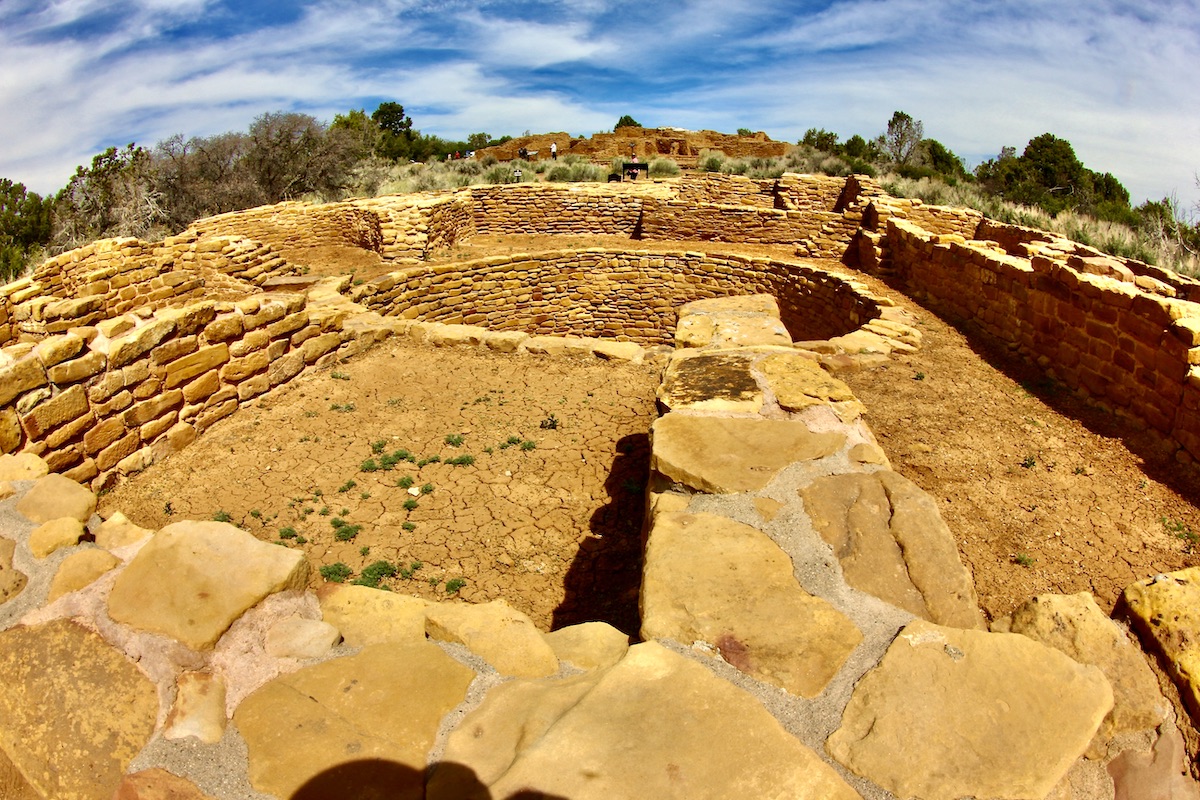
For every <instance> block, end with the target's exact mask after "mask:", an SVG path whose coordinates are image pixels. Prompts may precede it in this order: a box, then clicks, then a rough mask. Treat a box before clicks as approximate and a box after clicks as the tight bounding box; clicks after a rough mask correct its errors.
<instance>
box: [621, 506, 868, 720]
mask: <svg viewBox="0 0 1200 800" xmlns="http://www.w3.org/2000/svg"><path fill="white" fill-rule="evenodd" d="M645 564H646V566H645V570H644V572H643V577H642V598H641V609H642V638H643V639H674V640H675V641H678V642H681V643H683V644H692V643H693V642H695V641H703V642H707V643H708V644H710V645H712V646H713V647H714V648H716V650H717V651H718V652H720V654H721V656H722V657H723V658H724V659H725V660H726V661H728V662H729V663H730V664H733V665H734V666H735V667H737V668H738V669H740V670H741V671H742V672H745V673H746V674H747V675H752V676H754V677H755V678H758V679H759V680H762V681H766V682H768V683H771V684H774V685H775V686H779V687H781V688H783V689H786V690H787V691H789V692H791V693H792V694H794V695H799V696H801V697H813V696H815V695H817V694H819V693H820V692H821V690H822V689H824V688H825V685H826V684H827V683H828V682H829V680H830V679H831V678H832V677H833V676H834V675H835V674H837V671H838V669H839V668H841V666H842V664H843V662H845V660H846V658H847V657H848V656H849V655H850V652H851V651H852V650H854V648H855V647H856V646H857V645H858V643H859V642H860V641H862V633H861V632H859V630H858V628H856V627H855V626H854V623H853V622H851V621H850V620H849V618H847V617H846V616H845V615H844V614H842V613H841V612H839V611H838V610H837V609H835V608H834V607H833V606H832V605H830V604H829V603H828V602H827V601H825V600H823V599H821V598H819V597H814V596H812V595H810V594H809V593H808V592H806V591H804V589H803V588H801V586H800V584H799V583H797V582H796V578H795V576H794V575H793V573H792V561H791V559H790V558H788V556H787V554H786V553H785V552H783V550H781V549H780V548H779V546H778V545H777V544H775V542H773V541H771V539H770V537H768V536H767V535H766V534H764V533H762V532H761V531H759V530H757V529H755V528H752V527H750V526H749V525H743V524H741V523H739V522H734V521H733V520H730V519H726V518H725V517H720V516H717V515H715V514H687V513H678V512H669V513H663V514H659V515H658V516H657V517H656V518H655V521H654V525H653V527H652V528H651V530H650V536H649V540H648V542H647V545H646V559H645Z"/></svg>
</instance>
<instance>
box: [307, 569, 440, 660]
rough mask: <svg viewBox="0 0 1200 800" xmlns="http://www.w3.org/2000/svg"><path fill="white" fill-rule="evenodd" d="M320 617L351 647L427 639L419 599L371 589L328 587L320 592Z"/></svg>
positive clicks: (336, 585) (424, 603)
mask: <svg viewBox="0 0 1200 800" xmlns="http://www.w3.org/2000/svg"><path fill="white" fill-rule="evenodd" d="M317 598H318V599H319V600H320V602H321V614H322V616H323V617H324V619H325V621H326V622H328V623H330V624H331V625H333V626H334V627H336V628H337V629H338V630H339V631H340V632H341V634H342V637H343V638H344V639H345V640H346V644H348V645H350V646H352V647H364V646H366V645H369V644H382V643H383V642H402V643H411V642H419V641H424V639H425V608H426V606H428V605H429V601H427V600H422V599H421V598H419V597H411V596H409V595H403V594H396V593H394V592H385V591H383V590H381V589H372V588H371V587H369V586H357V585H354V584H340V583H329V584H325V585H324V586H322V587H321V588H320V589H319V590H318V592H317Z"/></svg>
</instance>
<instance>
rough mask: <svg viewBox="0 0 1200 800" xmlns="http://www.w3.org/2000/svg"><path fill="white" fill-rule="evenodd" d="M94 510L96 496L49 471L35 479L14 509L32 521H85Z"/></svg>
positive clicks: (68, 479)
mask: <svg viewBox="0 0 1200 800" xmlns="http://www.w3.org/2000/svg"><path fill="white" fill-rule="evenodd" d="M95 510H96V495H94V494H92V493H91V492H90V491H88V490H87V489H85V488H83V487H82V486H80V485H79V484H78V483H76V482H75V481H73V480H71V479H70V478H64V477H63V476H62V475H57V474H53V473H51V474H49V475H46V476H45V477H43V478H39V479H38V481H37V483H35V484H34V485H33V488H32V489H30V490H29V491H28V492H27V493H26V494H25V496H24V497H22V498H21V499H20V500H18V501H17V511H19V512H21V514H23V515H24V516H25V518H26V519H29V520H31V521H33V522H49V521H50V520H54V519H60V518H63V517H71V518H72V519H77V520H79V521H80V522H87V520H88V518H89V517H90V516H92V513H93V512H94V511H95Z"/></svg>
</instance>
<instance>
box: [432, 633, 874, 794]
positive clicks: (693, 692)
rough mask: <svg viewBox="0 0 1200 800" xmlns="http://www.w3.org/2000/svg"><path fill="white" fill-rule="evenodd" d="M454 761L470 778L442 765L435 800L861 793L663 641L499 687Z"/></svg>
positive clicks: (466, 731) (454, 748)
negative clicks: (575, 669)
mask: <svg viewBox="0 0 1200 800" xmlns="http://www.w3.org/2000/svg"><path fill="white" fill-rule="evenodd" d="M443 759H444V761H445V762H449V764H451V765H453V764H457V765H463V766H465V767H466V768H467V769H468V770H470V773H469V774H468V773H467V772H466V770H463V769H461V768H458V769H456V768H454V767H453V766H449V765H448V766H444V767H439V768H438V769H437V770H435V772H434V774H433V776H432V778H431V780H430V783H429V792H428V798H429V800H451V798H454V799H455V800H460V799H461V800H468V799H471V800H484V798H499V797H514V796H543V795H544V796H548V797H550V796H552V797H564V798H565V797H569V798H571V800H593V798H595V800H611V798H617V797H687V798H733V797H747V798H749V797H773V798H783V797H787V798H797V799H799V800H854V798H858V794H857V793H856V792H855V791H854V790H853V789H851V788H850V787H849V786H848V785H847V784H846V783H845V782H844V781H843V780H842V779H841V777H840V776H838V774H837V773H836V772H835V771H834V770H833V769H831V768H830V767H829V766H828V765H826V764H825V763H824V762H823V761H822V760H821V759H820V758H819V757H818V756H817V755H816V754H815V753H813V752H812V751H811V750H809V749H808V748H806V747H805V746H804V745H802V744H801V743H800V742H799V741H797V740H796V739H795V738H794V737H793V736H791V734H789V733H787V732H786V731H785V730H784V729H783V728H782V727H781V726H780V725H779V723H778V722H777V721H776V720H775V719H774V718H773V717H772V716H771V715H770V714H768V713H767V711H766V709H764V708H763V707H762V705H760V704H759V702H758V701H757V700H755V699H754V698H753V697H752V696H751V695H749V694H747V693H746V692H745V691H743V690H741V689H738V688H737V687H735V686H733V685H731V684H729V683H727V682H725V681H723V680H721V679H719V678H717V677H715V676H714V675H713V674H712V673H710V672H709V671H708V670H706V669H705V668H704V667H702V666H700V665H699V664H696V663H695V662H692V661H689V660H688V659H686V658H684V657H682V656H679V655H677V654H675V653H672V652H671V651H669V650H667V649H666V648H664V647H662V646H660V645H658V644H656V643H653V642H647V643H644V644H639V645H635V646H633V647H631V648H630V649H629V652H628V654H627V655H626V656H625V658H624V659H622V660H621V662H620V663H618V664H617V665H616V666H614V667H612V668H610V669H607V670H601V671H597V672H590V673H586V674H585V675H583V676H577V677H575V678H570V679H567V680H565V681H555V680H541V681H529V680H515V681H510V682H508V683H506V684H503V685H501V686H498V687H496V688H495V689H493V690H492V691H491V692H489V693H488V696H487V697H486V699H485V700H484V702H483V704H482V705H481V706H480V707H479V708H478V709H476V710H475V711H474V712H472V713H471V714H470V715H468V716H467V717H466V718H465V719H464V720H463V722H462V723H461V724H460V725H459V726H458V728H457V729H456V730H455V731H454V733H452V734H451V735H450V738H449V741H448V742H447V746H446V751H445V754H444V756H443ZM522 790H523V791H525V792H528V793H530V794H529V795H525V794H521V795H517V794H516V793H517V792H521V791H522Z"/></svg>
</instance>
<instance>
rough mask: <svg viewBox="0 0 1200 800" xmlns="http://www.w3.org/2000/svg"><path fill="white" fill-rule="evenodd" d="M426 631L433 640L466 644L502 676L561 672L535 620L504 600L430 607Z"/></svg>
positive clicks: (528, 675)
mask: <svg viewBox="0 0 1200 800" xmlns="http://www.w3.org/2000/svg"><path fill="white" fill-rule="evenodd" d="M425 632H426V633H427V634H429V637H430V638H431V639H437V640H439V641H443V642H457V643H459V644H462V645H465V646H466V647H467V649H469V650H470V651H471V652H472V653H475V654H476V655H477V656H479V657H480V658H482V659H483V660H484V661H486V662H488V663H489V664H491V665H492V666H493V667H495V669H496V671H497V672H499V673H500V674H501V675H511V676H515V677H519V678H541V677H544V676H546V675H553V674H554V673H556V672H558V658H557V657H555V655H554V650H553V649H552V648H551V647H550V645H549V644H547V643H546V640H545V639H544V638H543V636H542V633H541V631H539V630H538V629H537V626H535V625H534V624H533V620H531V619H530V618H529V617H528V616H526V615H525V614H522V613H521V612H520V611H517V610H516V609H515V608H513V607H512V606H510V605H509V604H508V601H506V600H504V599H500V600H493V601H492V602H490V603H479V604H478V605H470V604H467V603H433V604H430V605H429V607H428V608H426V609H425Z"/></svg>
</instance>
